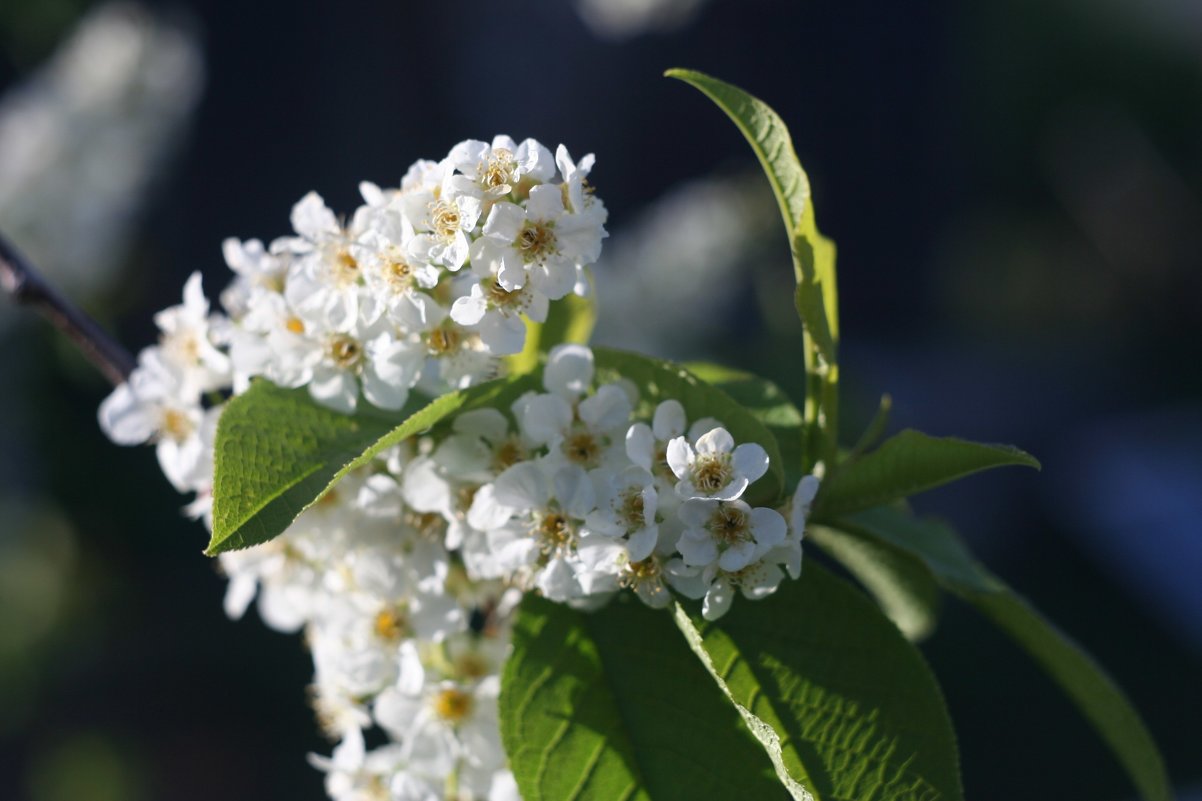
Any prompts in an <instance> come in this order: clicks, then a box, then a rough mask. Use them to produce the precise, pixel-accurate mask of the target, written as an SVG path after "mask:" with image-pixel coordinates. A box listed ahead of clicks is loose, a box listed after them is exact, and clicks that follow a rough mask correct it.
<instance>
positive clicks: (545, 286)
mask: <svg viewBox="0 0 1202 801" xmlns="http://www.w3.org/2000/svg"><path fill="white" fill-rule="evenodd" d="M598 228H599V226H597V225H595V224H590V223H588V222H587V221H585V223H584V224H581V222H580V221H579V220H578V219H577V218H576V216H575V215H570V214H568V213H567V212H566V210H565V209H564V206H563V192H562V190H561V189H560V188H559V187H557V186H552V185H551V184H543V185H542V186H536V187H534V188H533V189H531V190H530V199H529V200H527V201H526V203H525V205H524V206H519V205H517V204H515V203H509V202H507V201H501V202H498V203H496V204H495V205H494V206H493V207H492V210H491V211H489V213H488V219H487V220H486V221H485V223H484V228H483V230H482V234H483V235H482V236H481V237H480V238H479V239H477V240H476V241H475V243H474V244H473V245H472V250H471V259H472V269H473V270H474V271H475V272H476V273H477V274H478V275H480V276H482V277H485V278H491V277H496V279H497V282H498V283H499V284H500V285H501V286H502V288H504V289H507V290H510V291H512V290H515V289H519V288H521V287H523V286H525V285H526V284H527V283H528V282H529V283H530V284H531V285H532V286H533V287H534V289H536V290H538V291H539V292H540V293H542V294H544V295H546V296H547V297H549V298H551V299H552V300H557V299H559V298H562V297H563V296H564V295H566V294H568V292H570V291H572V288H573V287H574V286H575V283H576V265H578V264H585V263H587V264H591V263H592V262H594V261H596V255H593V254H594V253H596V254H599V253H600V241H601V238H600V236H599V235H598V234H596V233H595V231H596V229H598ZM592 239H596V241H597V246H596V247H595V248H590V245H591V240H592ZM582 248H585V250H582ZM590 256H591V258H590Z"/></svg>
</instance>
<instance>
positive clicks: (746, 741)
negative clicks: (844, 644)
mask: <svg viewBox="0 0 1202 801" xmlns="http://www.w3.org/2000/svg"><path fill="white" fill-rule="evenodd" d="M500 716H501V738H502V741H503V743H504V745H505V752H506V754H507V755H508V756H509V763H510V767H511V768H512V769H513V773H514V777H515V778H516V779H517V782H518V788H519V789H520V790H521V793H522V798H524V799H526V801H586V800H589V799H596V801H618V800H619V799H621V800H626V799H637V800H638V801H670V800H672V799H679V801H696V799H706V798H731V799H734V798H748V799H757V801H759V799H765V800H766V801H771V799H774V798H784V793H783V792H782V791H781V789H780V787H779V785H778V784H777V781H776V779H775V777H774V776H773V775H772V770H771V767H770V766H769V764H768V760H767V759H765V758H764V754H763V752H762V751H761V750H760V748H759V746H758V745H757V744H756V743H755V741H754V740H752V739H751V737H750V736H749V735H748V733H747V731H746V730H745V729H743V728H742V725H741V723H740V721H739V716H738V715H737V714H736V713H735V710H734V709H733V708H731V706H730V704H728V703H727V702H726V699H724V698H723V697H722V696H721V694H720V693H719V692H718V690H717V688H716V687H714V684H713V682H712V681H711V680H710V678H709V676H707V675H706V673H705V670H704V669H703V668H702V667H701V665H700V663H699V662H698V661H697V659H696V658H695V657H694V656H693V654H692V653H691V652H690V651H689V649H688V647H687V646H686V645H685V643H684V642H683V641H682V640H681V638H680V635H679V633H677V632H676V631H675V629H674V627H673V626H672V623H671V622H670V621H669V619H668V616H667V615H666V614H664V613H663V612H655V611H653V610H650V609H647V608H646V607H644V606H642V604H640V603H638V602H637V601H635V600H634V598H632V597H630V596H629V595H626V596H624V597H620V598H618V599H616V600H615V601H614V602H613V603H611V604H610V605H609V606H608V607H607V608H605V609H603V610H601V611H599V612H595V613H592V614H586V613H582V612H577V611H574V610H572V609H570V608H568V607H566V606H564V605H562V604H554V603H551V602H550V601H546V600H544V599H542V598H538V597H536V596H534V595H532V594H531V595H527V596H526V597H525V598H524V599H523V600H522V605H521V607H520V609H519V613H518V616H517V620H516V622H515V624H514V634H513V653H512V655H511V656H510V657H509V659H508V660H507V661H506V663H505V668H504V671H503V673H502V678H501V698H500Z"/></svg>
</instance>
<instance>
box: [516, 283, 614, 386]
mask: <svg viewBox="0 0 1202 801" xmlns="http://www.w3.org/2000/svg"><path fill="white" fill-rule="evenodd" d="M595 297H596V296H595V294H593V293H590V294H589V296H588V297H586V298H582V297H580V296H579V295H566V296H564V297H563V298H561V299H559V300H556V301H552V303H551V307H550V309H549V310H548V311H547V321H546V322H545V323H535V322H532V321H530V320H529V319H527V320H526V321H525V322H526V343H525V345H524V346H523V347H522V352H521V353H518V354H515V355H513V356H509V357H507V358H506V361H507V362H508V364H509V371H510V373H511V374H512V375H521V374H522V373H528V372H530V371H531V370H533V369H534V368H535V367H537V366H538V364H539V361H540V359H541V357H542V355H543V354H545V353H547V352H549V351H550V350H551V348H553V347H555V346H556V345H561V344H563V343H565V342H574V343H576V344H578V345H587V344H588V341H589V338H590V337H592V335H593V328H594V327H595V326H596V324H597V303H596V300H595Z"/></svg>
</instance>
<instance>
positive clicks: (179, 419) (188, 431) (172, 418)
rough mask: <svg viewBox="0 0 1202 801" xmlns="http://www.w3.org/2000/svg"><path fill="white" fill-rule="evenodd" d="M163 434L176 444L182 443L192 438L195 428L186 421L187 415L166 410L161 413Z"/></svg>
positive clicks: (176, 410)
mask: <svg viewBox="0 0 1202 801" xmlns="http://www.w3.org/2000/svg"><path fill="white" fill-rule="evenodd" d="M162 430H163V433H164V434H166V435H167V436H168V437H170V438H171V439H173V440H175V441H176V442H183V441H184V440H186V439H187V438H188V437H190V436H192V432H193V431H195V430H196V426H194V425H192V421H191V420H189V419H188V415H186V414H184V413H183V412H181V411H179V410H178V409H167V410H166V411H164V412H163V427H162Z"/></svg>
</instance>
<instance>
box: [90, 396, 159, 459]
mask: <svg viewBox="0 0 1202 801" xmlns="http://www.w3.org/2000/svg"><path fill="white" fill-rule="evenodd" d="M97 416H98V418H99V420H100V428H101V430H103V431H104V433H105V434H106V435H107V436H108V438H109V439H111V440H112V441H113V442H115V443H117V444H118V445H139V444H141V443H143V442H145V441H146V440H148V439H150V438H151V437H152V436H153V435H154V433H155V431H156V430H157V429H158V426H159V415H158V410H157V409H155V408H154V407H152V406H149V405H145V404H143V403H142V402H141V401H139V400H138V398H137V396H136V395H134V392H133V390H132V389H130V385H129V384H128V383H125V384H121V385H120V386H118V387H117V388H116V389H114V390H113V391H112V393H110V394H109V396H108V397H107V398H105V399H104V401H103V402H102V403H101V404H100V410H99V412H98V415H97Z"/></svg>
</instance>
